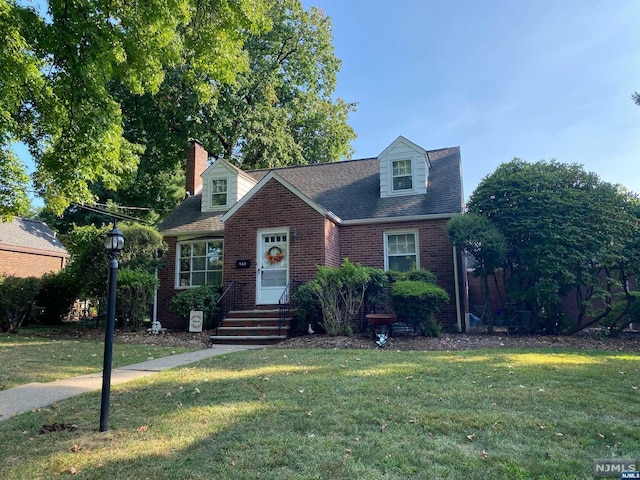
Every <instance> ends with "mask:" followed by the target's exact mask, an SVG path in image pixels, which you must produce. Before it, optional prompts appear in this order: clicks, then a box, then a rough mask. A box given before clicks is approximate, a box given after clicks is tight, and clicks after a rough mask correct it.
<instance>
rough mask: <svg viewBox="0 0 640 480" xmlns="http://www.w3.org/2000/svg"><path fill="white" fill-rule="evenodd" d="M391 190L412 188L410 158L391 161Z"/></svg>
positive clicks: (398, 190) (399, 190)
mask: <svg viewBox="0 0 640 480" xmlns="http://www.w3.org/2000/svg"><path fill="white" fill-rule="evenodd" d="M391 176H392V182H393V191H394V192H401V191H405V190H413V171H412V170H411V160H395V161H393V162H391Z"/></svg>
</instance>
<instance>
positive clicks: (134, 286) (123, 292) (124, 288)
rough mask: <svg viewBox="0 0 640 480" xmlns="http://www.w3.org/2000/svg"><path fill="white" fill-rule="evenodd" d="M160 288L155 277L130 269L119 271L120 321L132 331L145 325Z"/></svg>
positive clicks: (118, 298) (118, 300) (118, 297)
mask: <svg viewBox="0 0 640 480" xmlns="http://www.w3.org/2000/svg"><path fill="white" fill-rule="evenodd" d="M157 286H158V279H157V278H156V276H155V275H153V274H151V273H148V272H144V271H142V270H135V269H130V268H122V269H120V270H118V283H117V289H118V294H117V303H118V305H117V306H118V312H119V314H120V315H119V316H120V320H121V322H122V323H124V324H126V326H128V327H129V328H130V329H131V330H134V331H135V330H137V329H138V328H140V326H141V325H142V324H143V322H144V320H145V318H146V316H147V314H148V313H149V309H150V307H151V304H152V302H153V291H154V289H155V288H156V287H157Z"/></svg>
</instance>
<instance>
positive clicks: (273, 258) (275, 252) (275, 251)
mask: <svg viewBox="0 0 640 480" xmlns="http://www.w3.org/2000/svg"><path fill="white" fill-rule="evenodd" d="M283 258H284V254H283V253H282V249H281V248H280V247H271V248H270V249H269V250H268V251H267V262H269V263H270V264H272V265H273V264H274V263H278V262H280V261H282V259H283Z"/></svg>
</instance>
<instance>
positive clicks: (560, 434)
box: [556, 432, 564, 437]
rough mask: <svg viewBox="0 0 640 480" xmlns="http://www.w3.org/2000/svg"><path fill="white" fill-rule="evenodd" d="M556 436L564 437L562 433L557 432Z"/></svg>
mask: <svg viewBox="0 0 640 480" xmlns="http://www.w3.org/2000/svg"><path fill="white" fill-rule="evenodd" d="M556 437H564V433H560V432H558V433H556Z"/></svg>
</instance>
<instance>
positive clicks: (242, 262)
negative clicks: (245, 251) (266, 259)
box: [236, 260, 251, 268]
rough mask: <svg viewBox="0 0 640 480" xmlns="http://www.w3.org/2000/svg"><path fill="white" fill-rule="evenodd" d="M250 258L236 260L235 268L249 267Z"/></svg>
mask: <svg viewBox="0 0 640 480" xmlns="http://www.w3.org/2000/svg"><path fill="white" fill-rule="evenodd" d="M250 267H251V260H236V268H250Z"/></svg>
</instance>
